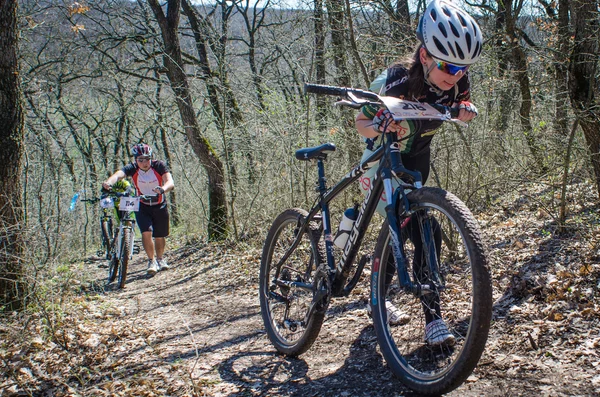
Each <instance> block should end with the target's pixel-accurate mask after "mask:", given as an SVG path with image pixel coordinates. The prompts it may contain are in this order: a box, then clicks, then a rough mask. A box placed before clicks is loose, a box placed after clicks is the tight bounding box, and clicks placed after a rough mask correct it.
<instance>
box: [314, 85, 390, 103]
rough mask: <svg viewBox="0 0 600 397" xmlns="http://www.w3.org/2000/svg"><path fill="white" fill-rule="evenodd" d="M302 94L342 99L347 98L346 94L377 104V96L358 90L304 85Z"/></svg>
mask: <svg viewBox="0 0 600 397" xmlns="http://www.w3.org/2000/svg"><path fill="white" fill-rule="evenodd" d="M304 92H305V93H307V94H318V95H332V96H341V97H344V98H348V94H354V95H355V96H357V97H361V98H365V99H369V100H373V101H377V102H379V95H377V94H375V93H373V92H370V91H364V90H359V89H357V88H347V87H334V86H331V85H322V84H310V83H304Z"/></svg>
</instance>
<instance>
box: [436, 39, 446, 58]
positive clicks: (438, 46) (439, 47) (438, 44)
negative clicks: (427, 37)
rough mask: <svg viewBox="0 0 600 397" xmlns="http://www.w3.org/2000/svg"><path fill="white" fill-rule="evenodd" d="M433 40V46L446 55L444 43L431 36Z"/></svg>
mask: <svg viewBox="0 0 600 397" xmlns="http://www.w3.org/2000/svg"><path fill="white" fill-rule="evenodd" d="M433 42H434V43H435V46H436V47H437V49H438V51H439V52H441V53H442V54H444V55H448V51H446V49H445V48H444V45H443V44H442V43H441V42H440V41H439V40H438V39H437V37H434V38H433Z"/></svg>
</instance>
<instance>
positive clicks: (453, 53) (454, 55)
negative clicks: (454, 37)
mask: <svg viewBox="0 0 600 397" xmlns="http://www.w3.org/2000/svg"><path fill="white" fill-rule="evenodd" d="M448 48H449V49H450V51H451V52H452V56H453V57H456V52H454V48H452V43H450V42H448Z"/></svg>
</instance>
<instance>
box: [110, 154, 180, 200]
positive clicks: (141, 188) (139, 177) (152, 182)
mask: <svg viewBox="0 0 600 397" xmlns="http://www.w3.org/2000/svg"><path fill="white" fill-rule="evenodd" d="M122 171H123V172H124V173H125V175H127V176H130V177H131V179H133V184H134V186H135V189H136V191H137V195H138V196H141V195H143V194H147V195H155V194H156V193H155V192H154V188H155V187H157V186H162V185H163V175H165V174H166V173H167V172H171V170H169V167H168V166H167V164H165V162H164V161H161V160H152V161H151V162H150V169H148V171H144V170H142V169H140V167H139V166H138V165H137V163H131V164H127V165H126V166H125V167H123V169H122ZM164 201H165V196H164V195H160V196H158V199H156V200H152V202H148V201H145V200H141V202H142V203H143V204H146V205H158V204H162V203H163V202H164Z"/></svg>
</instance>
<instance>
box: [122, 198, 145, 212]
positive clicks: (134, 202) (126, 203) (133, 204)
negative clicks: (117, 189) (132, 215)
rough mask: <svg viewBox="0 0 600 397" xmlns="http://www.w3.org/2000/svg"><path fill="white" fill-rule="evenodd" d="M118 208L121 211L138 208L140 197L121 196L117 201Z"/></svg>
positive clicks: (137, 209)
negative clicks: (119, 200) (118, 201)
mask: <svg viewBox="0 0 600 397" xmlns="http://www.w3.org/2000/svg"><path fill="white" fill-rule="evenodd" d="M119 210H121V211H134V212H137V211H139V210H140V198H139V197H121V202H120V203H119Z"/></svg>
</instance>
